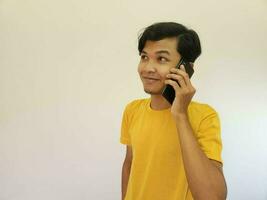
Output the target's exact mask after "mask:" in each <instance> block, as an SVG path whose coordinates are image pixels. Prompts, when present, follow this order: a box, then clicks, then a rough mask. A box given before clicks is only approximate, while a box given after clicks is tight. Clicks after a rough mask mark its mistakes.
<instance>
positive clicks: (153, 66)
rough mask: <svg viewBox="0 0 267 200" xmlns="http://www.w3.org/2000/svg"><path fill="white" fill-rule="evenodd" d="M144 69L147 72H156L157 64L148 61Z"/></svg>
mask: <svg viewBox="0 0 267 200" xmlns="http://www.w3.org/2000/svg"><path fill="white" fill-rule="evenodd" d="M144 68H145V70H146V71H147V72H156V64H155V63H154V62H153V61H148V62H147V63H146V64H145V66H144Z"/></svg>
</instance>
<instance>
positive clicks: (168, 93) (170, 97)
mask: <svg viewBox="0 0 267 200" xmlns="http://www.w3.org/2000/svg"><path fill="white" fill-rule="evenodd" d="M181 65H184V67H185V71H186V73H187V74H188V76H189V78H191V77H192V75H193V73H194V69H193V67H192V66H191V64H190V63H189V62H186V61H185V60H184V59H183V58H181V59H180V61H179V63H178V64H177V65H176V68H178V69H180V67H181ZM172 80H173V79H172ZM176 82H177V83H178V81H176ZM178 85H179V86H180V84H179V83H178ZM180 87H181V86H180ZM162 96H163V97H164V98H165V99H166V100H167V101H168V102H169V103H170V104H172V103H173V101H174V99H175V90H174V89H173V87H172V86H171V85H169V84H167V85H166V86H165V88H164V89H163V91H162Z"/></svg>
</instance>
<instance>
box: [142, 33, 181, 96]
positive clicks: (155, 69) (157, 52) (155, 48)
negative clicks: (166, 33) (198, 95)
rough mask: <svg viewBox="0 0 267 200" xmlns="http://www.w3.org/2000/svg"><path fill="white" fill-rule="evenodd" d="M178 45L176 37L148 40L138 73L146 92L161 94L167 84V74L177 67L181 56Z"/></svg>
mask: <svg viewBox="0 0 267 200" xmlns="http://www.w3.org/2000/svg"><path fill="white" fill-rule="evenodd" d="M176 47H177V39H176V38H164V39H162V40H159V41H150V40H148V41H146V44H145V47H144V49H143V51H142V52H141V59H140V62H139V65H138V73H139V76H140V78H141V80H142V82H143V85H144V91H145V92H146V93H148V94H151V95H160V94H161V92H162V90H163V89H164V86H165V83H164V80H166V75H167V74H169V73H170V71H169V70H170V69H171V68H173V67H175V66H176V65H177V63H178V62H179V60H180V58H181V56H180V54H179V53H178V52H177V50H176Z"/></svg>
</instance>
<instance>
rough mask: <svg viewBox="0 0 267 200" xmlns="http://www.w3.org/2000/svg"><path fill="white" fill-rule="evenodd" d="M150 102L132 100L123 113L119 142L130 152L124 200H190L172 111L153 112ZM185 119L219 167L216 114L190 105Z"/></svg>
mask: <svg viewBox="0 0 267 200" xmlns="http://www.w3.org/2000/svg"><path fill="white" fill-rule="evenodd" d="M150 102H151V98H147V99H138V100H134V101H132V102H131V103H129V104H128V105H127V106H126V108H125V110H124V113H123V119H122V125H121V137H120V142H121V143H122V144H126V145H131V146H132V151H133V160H132V166H131V172H130V177H129V182H128V187H127V192H126V197H125V200H191V199H193V198H192V194H191V192H190V190H189V188H188V182H187V179H186V175H185V171H184V166H183V160H182V153H181V149H180V142H179V136H178V133H177V129H176V125H175V121H174V118H173V117H172V114H171V110H170V108H168V109H165V110H153V109H151V107H150ZM188 116H189V121H190V123H191V127H192V129H193V130H194V134H195V136H196V138H197V141H198V143H199V145H200V147H201V149H202V150H203V152H204V153H205V154H206V155H207V157H208V158H210V159H213V160H217V161H219V162H221V163H222V158H221V151H222V142H221V135H220V122H219V117H218V114H217V113H216V111H215V110H214V109H213V108H212V107H210V106H209V105H207V104H202V103H198V102H195V101H191V102H190V104H189V106H188Z"/></svg>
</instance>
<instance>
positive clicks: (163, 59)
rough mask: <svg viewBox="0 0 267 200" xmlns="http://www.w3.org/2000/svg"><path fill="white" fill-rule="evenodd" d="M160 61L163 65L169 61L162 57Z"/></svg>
mask: <svg viewBox="0 0 267 200" xmlns="http://www.w3.org/2000/svg"><path fill="white" fill-rule="evenodd" d="M158 59H159V61H160V62H162V63H165V62H167V61H168V59H167V58H165V57H162V56H160V57H158Z"/></svg>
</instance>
